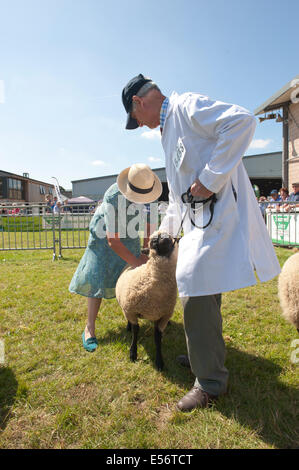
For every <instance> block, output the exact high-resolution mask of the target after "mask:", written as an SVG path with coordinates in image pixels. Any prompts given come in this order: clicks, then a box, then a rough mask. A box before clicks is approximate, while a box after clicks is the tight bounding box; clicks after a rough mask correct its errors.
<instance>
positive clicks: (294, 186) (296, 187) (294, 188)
mask: <svg viewBox="0 0 299 470" xmlns="http://www.w3.org/2000/svg"><path fill="white" fill-rule="evenodd" d="M292 188H293V191H294V193H298V191H299V184H293V185H292Z"/></svg>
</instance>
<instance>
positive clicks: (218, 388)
mask: <svg viewBox="0 0 299 470" xmlns="http://www.w3.org/2000/svg"><path fill="white" fill-rule="evenodd" d="M181 301H182V304H183V308H184V324H185V334H186V343H187V349H188V356H189V360H190V364H191V370H192V372H193V374H194V375H195V377H196V380H195V384H194V385H195V386H197V387H199V388H201V389H202V390H204V391H205V392H207V393H210V394H211V395H220V394H222V393H225V392H226V388H227V381H228V370H227V369H226V368H225V367H224V361H225V344H224V340H223V337H222V317H221V311H220V310H221V294H216V295H204V296H200V297H181Z"/></svg>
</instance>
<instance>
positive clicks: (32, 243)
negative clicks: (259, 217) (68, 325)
mask: <svg viewBox="0 0 299 470" xmlns="http://www.w3.org/2000/svg"><path fill="white" fill-rule="evenodd" d="M259 206H260V209H261V212H262V214H263V217H264V220H265V223H266V225H267V229H268V233H269V235H270V238H271V239H272V242H273V244H274V245H278V246H292V247H294V246H299V204H297V206H296V205H294V204H292V203H281V202H278V203H275V202H268V201H264V202H262V203H259ZM93 213H94V207H93V206H85V205H80V206H79V205H78V206H66V208H63V210H62V211H61V212H60V213H59V214H56V213H53V212H52V211H51V209H50V208H49V207H47V206H46V205H45V204H31V205H18V206H16V205H15V204H13V205H5V206H4V205H2V206H0V251H10V250H52V251H53V260H55V259H56V257H57V256H58V258H60V257H61V256H62V250H67V249H77V248H86V246H87V242H88V238H89V223H90V220H91V218H92V217H93ZM57 253H58V255H57Z"/></svg>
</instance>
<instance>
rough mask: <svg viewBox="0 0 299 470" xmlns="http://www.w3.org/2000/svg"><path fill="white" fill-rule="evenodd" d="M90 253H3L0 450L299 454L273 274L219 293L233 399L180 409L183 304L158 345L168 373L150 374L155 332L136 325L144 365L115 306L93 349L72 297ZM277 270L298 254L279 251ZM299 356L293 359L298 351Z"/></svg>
mask: <svg viewBox="0 0 299 470" xmlns="http://www.w3.org/2000/svg"><path fill="white" fill-rule="evenodd" d="M82 254H83V250H67V251H64V252H63V256H64V258H62V259H61V260H58V261H55V262H52V260H51V259H52V258H51V253H49V252H46V251H35V252H28V251H27V252H25V251H20V252H1V253H0V298H1V304H0V305H1V307H0V339H2V341H4V345H5V363H4V365H2V366H0V407H1V408H0V447H1V448H116V449H121V448H132V449H133V448H151V449H154V448H158V449H159V448H165V449H167V448H169V449H170V448H173V449H180V448H184V449H199V448H209V449H211V448H246V449H247V448H248V449H249V448H251V449H253V448H254V449H261V448H294V447H297V448H298V447H299V425H298V423H299V420H298V397H299V391H298V364H293V363H292V362H291V360H290V356H291V353H292V351H293V349H292V347H291V342H292V340H294V339H297V338H298V336H297V332H296V330H295V329H294V327H292V326H291V325H290V324H288V323H286V322H285V321H284V319H283V318H282V317H281V313H280V307H279V301H278V298H277V279H274V280H272V281H269V282H267V283H264V284H260V283H259V284H257V285H256V286H255V287H251V288H246V289H242V290H239V291H235V292H231V293H227V294H224V295H223V308H222V312H223V334H224V338H225V341H226V346H227V359H226V366H227V368H228V369H229V371H230V380H229V390H228V394H227V395H225V396H223V397H221V399H220V400H219V401H218V402H217V404H216V405H214V406H213V407H212V408H211V409H208V410H200V409H198V410H194V411H193V412H192V413H189V414H184V413H180V412H178V411H176V409H175V404H176V402H177V401H178V400H179V399H180V398H181V397H182V396H183V395H184V394H185V393H186V392H187V391H188V390H189V389H190V388H191V386H192V385H193V381H194V378H193V376H192V374H191V372H190V371H189V370H187V369H184V368H182V367H180V366H179V365H177V364H176V362H175V357H176V356H177V355H178V354H182V353H184V352H185V351H186V345H185V338H184V330H183V322H182V308H181V305H180V302H179V301H178V302H177V305H176V309H175V314H174V317H173V321H172V324H171V325H170V326H169V327H167V329H166V331H165V335H164V338H163V351H164V360H165V370H164V371H163V372H162V373H159V372H158V371H156V370H155V368H154V358H155V347H154V338H153V326H152V325H151V324H150V323H148V322H146V321H144V322H141V329H140V337H139V344H138V361H137V362H136V363H131V362H130V361H129V345H130V339H131V338H130V334H129V333H127V332H126V322H125V320H124V318H123V315H122V312H121V310H120V308H119V307H118V304H117V302H116V300H115V299H113V300H108V301H103V304H102V308H101V311H100V315H99V318H98V321H97V337H98V339H99V341H100V345H99V348H98V349H97V350H96V352H95V353H88V352H86V351H84V349H83V348H82V346H81V333H82V331H83V329H84V326H85V320H86V315H87V306H86V299H85V298H83V297H81V296H78V295H72V294H70V293H69V292H68V285H69V282H70V279H71V277H72V275H73V273H74V271H75V269H76V267H77V264H78V262H79V260H80V258H81V256H82ZM277 254H278V257H279V260H280V262H281V264H283V262H284V261H285V260H286V259H287V257H288V256H290V255H291V254H292V251H291V250H286V249H283V248H278V249H277ZM297 356H298V355H297Z"/></svg>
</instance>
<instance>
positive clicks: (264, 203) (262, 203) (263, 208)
mask: <svg viewBox="0 0 299 470" xmlns="http://www.w3.org/2000/svg"><path fill="white" fill-rule="evenodd" d="M258 203H259V208H260V210H261V213H262V216H263V217H265V212H266V209H267V206H268V201H267V198H266V197H265V196H261V197H260V198H259V200H258Z"/></svg>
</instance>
